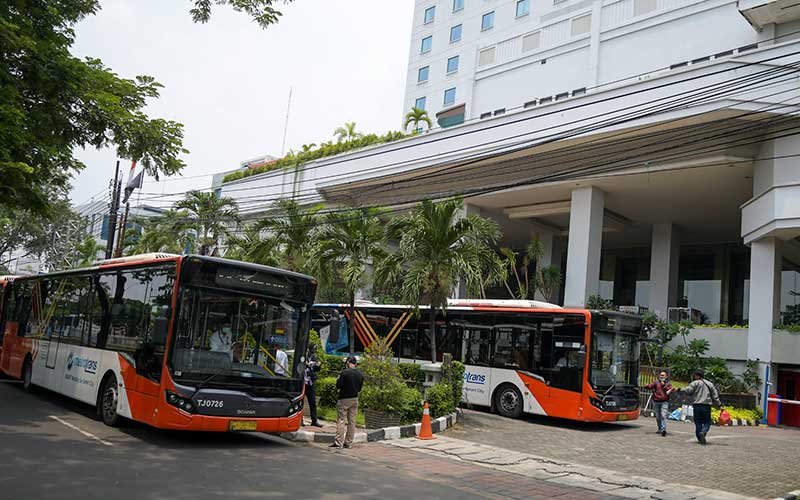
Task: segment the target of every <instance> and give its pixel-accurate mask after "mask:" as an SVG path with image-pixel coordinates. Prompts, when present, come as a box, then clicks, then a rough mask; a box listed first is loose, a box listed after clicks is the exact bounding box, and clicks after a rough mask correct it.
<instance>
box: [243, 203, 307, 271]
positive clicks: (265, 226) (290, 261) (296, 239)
mask: <svg viewBox="0 0 800 500" xmlns="http://www.w3.org/2000/svg"><path fill="white" fill-rule="evenodd" d="M322 207H323V205H321V204H320V205H314V206H310V207H303V206H301V205H300V204H299V203H298V202H297V201H295V200H292V199H281V200H278V201H277V202H275V204H274V207H273V208H274V211H273V213H271V214H269V215H268V216H267V217H266V218H264V219H262V220H261V221H259V222H258V223H256V225H255V227H256V229H257V230H258V231H266V232H267V234H269V235H270V237H271V238H273V239H274V241H275V243H276V245H277V248H278V252H279V263H280V265H281V267H284V268H286V269H289V270H291V271H296V272H306V273H311V274H313V266H312V262H311V261H310V256H311V253H312V247H313V245H314V242H315V239H314V236H313V235H314V232H315V230H316V228H317V227H318V226H319V225H320V224H321V223H322V216H321V215H319V213H318V212H319V211H320V210H322Z"/></svg>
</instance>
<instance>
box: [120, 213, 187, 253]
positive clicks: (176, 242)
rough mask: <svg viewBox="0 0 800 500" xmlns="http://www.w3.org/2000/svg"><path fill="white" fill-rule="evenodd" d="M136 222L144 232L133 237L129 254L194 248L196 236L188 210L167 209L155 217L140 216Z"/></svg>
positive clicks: (176, 251)
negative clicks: (193, 233)
mask: <svg viewBox="0 0 800 500" xmlns="http://www.w3.org/2000/svg"><path fill="white" fill-rule="evenodd" d="M135 222H136V223H137V224H139V225H140V226H142V234H141V235H137V236H135V237H133V238H131V246H130V248H129V250H128V253H129V255H135V254H141V253H151V252H168V253H178V254H179V253H184V252H185V251H188V252H191V251H193V250H194V244H195V238H194V236H193V235H192V234H191V224H190V222H189V212H187V211H186V210H165V211H164V212H162V213H161V214H159V215H158V216H155V217H139V218H137V219H135Z"/></svg>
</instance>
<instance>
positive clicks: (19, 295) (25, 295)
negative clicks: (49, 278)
mask: <svg viewBox="0 0 800 500" xmlns="http://www.w3.org/2000/svg"><path fill="white" fill-rule="evenodd" d="M14 294H15V303H16V307H15V308H14V316H13V317H14V320H15V321H16V322H17V336H19V337H29V336H30V335H31V327H30V319H31V309H32V296H33V286H32V284H31V283H30V282H21V283H15V284H14Z"/></svg>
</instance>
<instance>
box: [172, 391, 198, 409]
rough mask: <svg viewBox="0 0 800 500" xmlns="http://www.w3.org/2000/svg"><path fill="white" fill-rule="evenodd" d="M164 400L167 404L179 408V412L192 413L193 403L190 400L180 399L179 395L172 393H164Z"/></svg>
mask: <svg viewBox="0 0 800 500" xmlns="http://www.w3.org/2000/svg"><path fill="white" fill-rule="evenodd" d="M166 398H167V403H169V404H171V405H172V406H175V407H177V408H180V409H181V410H183V411H185V412H186V413H194V410H195V408H194V403H192V401H191V400H189V399H187V398H184V397H182V396H181V395H179V394H176V393H174V392H172V391H166Z"/></svg>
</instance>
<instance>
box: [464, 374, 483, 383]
mask: <svg viewBox="0 0 800 500" xmlns="http://www.w3.org/2000/svg"><path fill="white" fill-rule="evenodd" d="M464 382H466V383H468V384H477V385H483V384H485V383H486V375H481V374H480V373H470V372H464Z"/></svg>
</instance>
